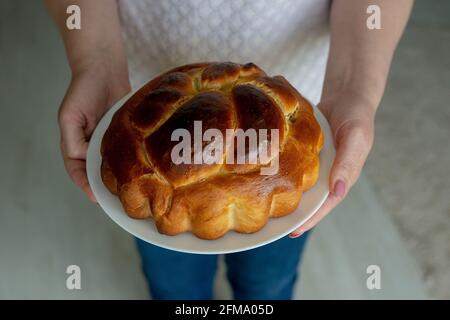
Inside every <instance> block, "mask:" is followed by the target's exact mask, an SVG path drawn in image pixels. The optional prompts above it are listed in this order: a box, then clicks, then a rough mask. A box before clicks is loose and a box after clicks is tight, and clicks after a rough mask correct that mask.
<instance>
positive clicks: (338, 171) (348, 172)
mask: <svg viewBox="0 0 450 320" xmlns="http://www.w3.org/2000/svg"><path fill="white" fill-rule="evenodd" d="M337 138H338V140H337V143H336V147H337V150H336V158H335V159H334V162H333V166H332V168H331V173H330V190H331V192H332V193H333V194H335V195H337V196H338V197H340V198H344V197H345V195H346V194H347V192H348V190H349V189H350V188H351V187H352V186H353V184H354V183H355V182H356V180H357V179H358V177H359V175H360V173H361V170H362V168H363V166H364V162H365V161H366V158H367V155H368V154H369V150H370V147H371V142H370V139H369V138H368V134H367V133H366V130H365V129H363V128H362V129H360V128H359V127H355V128H353V129H351V130H346V131H345V132H343V134H342V135H341V136H339V137H337Z"/></svg>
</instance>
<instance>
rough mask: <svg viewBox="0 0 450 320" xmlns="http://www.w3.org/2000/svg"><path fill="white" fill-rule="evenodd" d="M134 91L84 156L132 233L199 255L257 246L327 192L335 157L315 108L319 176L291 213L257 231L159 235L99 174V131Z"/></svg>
mask: <svg viewBox="0 0 450 320" xmlns="http://www.w3.org/2000/svg"><path fill="white" fill-rule="evenodd" d="M132 94H134V92H131V93H129V94H128V95H127V96H125V97H124V98H122V99H121V100H120V101H119V102H117V103H116V104H115V105H114V106H113V107H112V108H111V109H110V110H109V111H108V112H107V113H106V114H105V116H104V117H103V118H102V120H101V121H100V123H99V124H98V126H97V128H96V129H95V131H94V133H93V135H92V138H91V141H90V143H89V149H88V155H87V175H88V179H89V183H90V185H91V188H92V191H93V192H94V195H95V197H96V199H97V201H98V203H99V205H100V206H101V207H102V209H103V210H104V211H105V212H106V213H107V214H108V215H109V217H110V218H111V219H112V220H113V221H114V222H116V223H117V224H118V225H119V226H121V227H122V228H123V229H125V230H126V231H128V232H129V233H131V234H132V235H134V236H136V237H138V238H140V239H142V240H145V241H147V242H149V243H151V244H154V245H157V246H159V247H163V248H166V249H171V250H175V251H180V252H189V253H199V254H222V253H231V252H239V251H244V250H249V249H253V248H257V247H260V246H263V245H265V244H268V243H270V242H273V241H275V240H278V239H280V238H282V237H284V236H286V235H288V234H289V233H291V232H292V231H294V230H295V229H296V228H298V227H299V226H301V225H302V224H304V223H305V222H306V221H307V220H308V219H309V218H310V217H311V216H312V215H313V214H314V213H315V212H316V211H317V209H318V208H319V207H320V206H321V205H322V203H323V202H324V201H325V199H326V197H327V196H328V193H329V188H328V176H329V172H330V169H331V165H332V162H333V160H334V156H335V150H334V146H333V142H332V136H331V131H330V127H329V125H328V122H327V120H326V119H325V117H324V116H323V115H322V113H321V112H320V111H319V110H318V109H317V108H315V109H314V111H315V115H316V118H317V120H318V121H319V123H320V126H321V127H322V130H323V133H324V136H325V144H324V147H323V149H322V151H321V153H320V171H319V178H318V180H317V183H316V184H315V185H314V187H313V188H312V189H310V190H308V191H307V192H305V193H304V194H303V196H302V199H301V201H300V205H299V207H298V208H297V209H296V210H295V212H293V213H291V214H289V215H287V216H285V217H282V218H274V219H270V220H269V222H268V223H267V225H266V226H265V227H264V228H263V229H262V230H260V231H258V232H256V233H252V234H240V233H236V232H228V233H227V234H226V235H225V236H223V237H221V238H220V239H217V240H202V239H199V238H197V237H195V236H194V235H193V234H192V233H184V234H180V235H177V236H166V235H163V234H160V233H159V232H158V230H157V229H156V227H155V224H154V223H153V221H152V220H151V219H146V220H136V219H132V218H129V217H128V216H127V214H126V213H125V211H124V209H123V207H122V204H121V203H120V201H119V199H118V198H117V197H116V196H115V195H113V194H111V193H110V192H109V191H108V189H106V187H105V186H104V184H103V182H102V179H101V177H100V165H101V162H102V158H101V155H100V145H101V140H102V138H103V134H104V133H105V131H106V129H107V128H108V126H109V123H110V122H111V118H112V116H113V114H114V113H115V112H116V111H117V109H119V108H120V107H121V106H122V105H123V104H124V103H125V101H126V100H127V99H128V98H129V97H130V96H131V95H132Z"/></svg>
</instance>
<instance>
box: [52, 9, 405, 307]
mask: <svg viewBox="0 0 450 320" xmlns="http://www.w3.org/2000/svg"><path fill="white" fill-rule="evenodd" d="M47 4H48V8H49V11H50V13H51V15H52V16H53V18H54V19H55V21H56V22H57V24H58V26H59V28H60V30H61V34H62V36H63V39H64V43H65V46H66V51H67V57H68V61H69V64H70V67H71V70H72V81H71V83H70V86H69V88H68V90H67V93H66V96H65V98H64V100H63V102H62V104H61V107H60V111H59V125H60V130H61V149H62V154H63V158H64V163H65V165H66V169H67V171H68V173H69V175H70V176H71V178H72V180H73V181H74V183H75V184H77V185H78V186H79V187H80V188H81V189H83V191H84V192H85V193H86V194H87V196H88V197H89V198H90V199H91V201H93V202H95V198H94V196H93V194H92V191H91V189H90V187H89V184H88V180H87V177H86V170H85V160H86V151H87V146H88V141H89V137H90V135H91V133H92V131H93V130H94V128H95V126H96V124H97V122H98V121H99V120H100V119H101V117H102V115H103V114H104V113H105V112H106V111H107V110H108V108H110V107H111V106H112V105H113V104H114V102H116V101H117V100H118V99H119V98H121V97H122V96H124V95H125V94H126V93H127V92H128V91H129V90H130V79H129V76H131V82H132V84H133V86H136V85H139V84H141V83H142V82H143V81H145V80H148V79H150V78H152V77H153V76H154V75H155V74H156V73H158V72H161V71H163V70H166V69H169V68H171V67H174V66H177V65H180V64H187V63H191V62H197V61H223V60H226V61H228V60H230V61H235V62H248V61H252V62H254V63H256V64H257V65H260V66H261V67H262V68H263V69H265V70H266V71H267V72H268V73H269V74H283V75H284V76H286V78H287V79H288V80H290V81H291V82H292V83H293V84H294V85H295V86H296V87H297V88H298V89H299V90H300V92H302V94H304V95H305V96H306V97H307V98H309V100H311V101H312V102H313V103H316V104H318V107H319V109H320V110H321V111H322V112H323V114H324V115H325V117H326V118H327V119H328V121H329V123H330V126H331V129H332V132H333V137H334V143H335V146H336V149H337V154H336V158H335V160H334V164H333V168H332V171H331V175H330V190H331V193H330V195H329V197H328V198H327V200H326V201H325V203H324V204H323V206H322V207H321V208H320V209H319V210H318V212H317V213H316V214H315V215H314V216H313V217H312V218H311V219H310V220H309V221H308V222H307V223H305V224H304V225H303V226H301V227H300V228H299V229H297V230H296V231H295V232H293V233H292V234H291V235H290V237H289V238H288V237H286V238H284V239H281V240H278V241H276V242H274V243H272V244H269V245H266V246H264V247H261V248H257V249H254V250H250V251H246V252H241V253H235V254H229V255H226V257H225V260H226V263H227V272H228V278H229V280H230V282H231V285H232V288H233V292H234V297H235V298H236V299H289V298H291V297H292V291H293V286H294V283H295V279H296V277H297V271H296V270H297V265H298V262H299V260H300V257H301V252H302V250H303V247H304V244H305V240H306V236H307V233H305V232H306V231H308V230H309V229H311V228H312V227H313V226H315V225H316V224H317V223H318V222H319V221H320V220H321V219H322V218H323V217H324V216H325V215H327V214H328V213H329V212H330V211H331V210H332V209H333V208H334V207H335V206H336V205H337V204H338V203H339V202H340V201H342V199H343V198H344V197H345V196H346V195H347V193H348V191H349V189H350V188H351V187H352V186H353V184H354V183H355V182H356V180H357V179H358V176H359V174H360V171H361V169H362V167H363V165H364V162H365V160H366V158H367V155H368V153H369V151H370V149H371V146H372V140H373V127H374V116H375V111H376V109H377V107H378V104H379V102H380V100H381V97H382V94H383V91H384V86H385V83H386V78H387V75H388V71H389V66H390V62H391V59H392V55H393V53H394V50H395V47H396V45H397V43H398V40H399V38H400V36H401V33H402V32H403V29H404V27H405V24H406V22H407V19H408V16H409V13H410V9H411V6H412V0H402V1H388V0H378V1H376V0H373V1H370V2H369V1H363V0H334V1H332V2H331V3H329V1H327V0H285V1H281V0H280V1H274V0H260V1H250V0H248V1H246V0H231V1H221V0H210V1H198V0H183V1H180V0H179V1H176V0H165V1H145V0H132V1H130V0H120V1H117V2H116V1H114V0H97V1H89V0H79V1H74V0H70V1H66V0H63V1H61V0H47ZM70 4H78V5H79V6H80V8H81V21H82V28H81V30H72V31H71V30H68V29H67V28H66V18H67V14H66V8H67V6H68V5H70ZM369 5H378V6H379V8H380V9H381V29H379V30H377V29H375V30H369V28H368V27H367V25H366V20H367V19H368V18H369V14H368V13H367V8H368V7H369ZM122 34H123V37H124V38H125V43H126V47H127V51H128V58H127V55H126V53H125V47H124V45H123V40H122ZM327 57H328V58H327ZM128 61H129V63H130V72H129V71H128ZM322 85H323V86H322ZM137 243H138V249H139V252H140V254H141V257H142V262H143V269H144V273H145V275H146V277H147V280H148V282H149V287H150V290H151V293H152V296H153V298H155V299H211V298H212V285H213V279H214V274H215V270H216V264H217V256H214V255H209V256H208V255H206V256H205V255H191V254H184V253H177V252H172V251H169V250H165V249H161V248H158V247H155V246H152V245H150V244H147V243H145V242H143V241H139V240H138V242H137Z"/></svg>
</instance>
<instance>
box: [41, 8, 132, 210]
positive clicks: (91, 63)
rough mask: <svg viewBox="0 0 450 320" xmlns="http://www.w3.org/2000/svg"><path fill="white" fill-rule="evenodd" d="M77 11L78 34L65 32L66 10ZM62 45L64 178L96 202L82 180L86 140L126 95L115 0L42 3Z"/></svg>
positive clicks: (84, 167) (126, 84)
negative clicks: (67, 77)
mask: <svg viewBox="0 0 450 320" xmlns="http://www.w3.org/2000/svg"><path fill="white" fill-rule="evenodd" d="M71 4H76V5H78V6H79V7H80V9H81V30H68V29H67V28H66V19H67V17H68V15H67V14H66V9H67V7H68V6H69V5H71ZM46 5H47V8H48V11H49V13H50V15H51V16H52V18H53V19H54V20H55V22H56V24H57V26H58V28H59V31H60V33H61V35H62V38H63V40H64V45H65V48H66V52H67V58H68V61H69V65H70V69H71V71H72V79H71V82H70V85H69V88H68V90H67V92H66V95H65V97H64V99H63V101H62V103H61V106H60V109H59V114H58V122H59V127H60V133H61V151H62V156H63V159H64V164H65V167H66V170H67V172H68V173H69V175H70V177H71V178H72V180H73V181H74V183H75V184H76V185H77V186H79V187H80V188H81V189H82V190H83V191H85V192H86V194H87V195H88V196H89V198H90V199H91V200H92V201H94V202H95V198H94V195H93V194H92V191H91V189H90V187H89V184H88V180H87V175H86V153H87V147H88V142H89V138H90V136H91V134H92V131H93V130H94V128H95V126H96V125H97V123H98V121H99V120H100V119H101V117H102V115H103V114H104V113H105V112H106V111H107V110H108V109H109V108H110V107H111V105H112V104H113V103H114V102H115V101H117V100H118V99H120V98H121V97H122V96H123V95H125V94H126V93H127V92H128V91H129V89H130V85H129V80H128V67H127V61H126V55H125V50H124V48H123V43H122V38H121V31H120V23H119V17H118V12H117V4H116V1H115V0H96V1H92V0H77V1H75V0H69V1H68V0H46Z"/></svg>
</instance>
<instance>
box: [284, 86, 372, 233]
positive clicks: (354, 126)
mask: <svg viewBox="0 0 450 320" xmlns="http://www.w3.org/2000/svg"><path fill="white" fill-rule="evenodd" d="M318 108H319V109H320V110H321V111H322V113H323V114H324V115H325V117H326V118H327V120H328V122H329V124H330V127H331V131H332V135H333V139H334V146H335V148H336V158H335V159H334V162H333V167H332V169H331V173H330V194H329V195H328V198H327V199H326V200H325V202H324V204H323V205H322V206H321V207H320V208H319V210H318V211H317V212H316V213H315V214H314V215H313V216H312V217H311V218H310V219H309V220H308V221H307V222H306V223H305V224H303V225H302V226H301V227H299V228H298V229H296V230H295V231H293V232H292V233H291V234H290V235H289V236H290V237H291V238H297V237H299V236H301V235H302V234H303V233H304V232H306V231H308V230H309V229H311V228H313V227H314V226H315V225H316V224H317V223H318V222H319V221H320V220H322V219H323V218H324V217H325V216H326V215H327V214H328V213H329V212H330V211H331V210H333V209H334V208H335V207H336V206H337V205H338V204H339V203H340V202H341V201H342V200H343V199H344V198H345V196H346V195H347V194H348V191H349V190H350V188H351V187H352V186H353V185H354V184H355V182H356V181H357V180H358V178H359V175H360V173H361V170H362V168H363V166H364V162H365V161H366V159H367V155H368V154H369V151H370V149H371V148H372V143H373V135H374V116H375V107H374V106H371V105H370V103H369V102H368V100H366V99H364V98H363V97H358V96H357V95H355V94H354V93H351V92H350V93H341V94H339V95H337V96H336V97H333V98H332V99H328V100H325V101H322V102H321V103H320V104H319V105H318Z"/></svg>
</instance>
